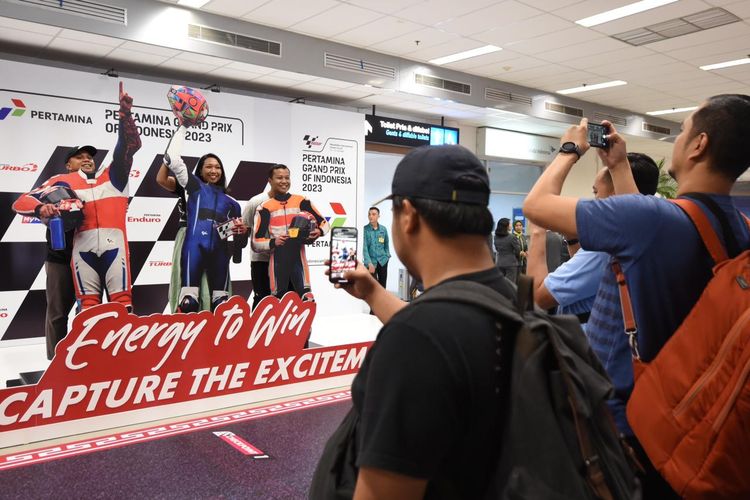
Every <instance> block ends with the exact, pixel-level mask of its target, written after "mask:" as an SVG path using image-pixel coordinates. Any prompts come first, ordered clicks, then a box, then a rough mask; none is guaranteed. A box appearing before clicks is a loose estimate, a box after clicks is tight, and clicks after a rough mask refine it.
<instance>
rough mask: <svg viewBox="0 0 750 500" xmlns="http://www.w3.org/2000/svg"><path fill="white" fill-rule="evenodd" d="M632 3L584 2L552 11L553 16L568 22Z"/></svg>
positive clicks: (626, 0) (620, 0)
mask: <svg viewBox="0 0 750 500" xmlns="http://www.w3.org/2000/svg"><path fill="white" fill-rule="evenodd" d="M631 3H634V2H633V0H584V1H582V2H577V3H574V4H569V5H567V6H564V7H560V8H556V9H554V14H555V15H556V16H560V17H562V18H563V19H568V20H569V21H577V20H578V19H583V18H585V17H589V16H594V15H596V14H601V13H602V12H606V11H608V10H612V9H616V8H618V7H622V6H624V5H628V4H631Z"/></svg>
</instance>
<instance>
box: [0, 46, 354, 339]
mask: <svg viewBox="0 0 750 500" xmlns="http://www.w3.org/2000/svg"><path fill="white" fill-rule="evenodd" d="M0 74H2V75H3V78H2V83H0V117H2V118H0V207H4V208H1V209H0V276H2V279H0V347H1V346H3V345H12V344H17V343H27V342H30V341H34V342H37V341H38V342H42V341H43V337H44V310H45V278H46V276H45V272H44V259H45V256H46V245H45V241H44V233H45V227H44V225H43V224H41V223H40V222H39V221H38V220H37V219H35V218H31V217H22V216H19V215H16V214H15V213H14V212H13V211H12V210H11V205H12V203H13V202H14V201H15V199H16V198H17V197H18V196H19V195H20V194H21V193H23V192H26V191H29V190H31V189H32V188H33V187H36V186H38V185H39V184H41V183H42V182H44V181H45V180H46V179H48V178H49V177H51V176H52V175H56V174H58V173H64V172H65V167H64V163H63V162H64V157H65V153H66V152H67V151H68V150H69V149H70V148H71V147H73V146H77V145H78V146H80V145H83V144H91V145H93V146H95V147H97V148H99V154H98V155H97V157H96V162H97V165H100V164H102V163H103V164H104V165H105V166H106V165H109V163H110V162H111V153H112V150H113V149H114V146H115V143H116V142H117V130H116V129H117V123H118V120H117V116H116V111H117V107H118V105H117V83H118V79H115V78H110V77H107V76H103V75H97V74H92V73H86V72H80V71H72V70H65V69H59V68H51V67H45V66H37V65H31V64H25V63H18V62H11V61H4V60H0ZM121 80H123V81H124V86H125V90H126V91H127V92H128V93H129V94H130V95H131V96H132V97H133V99H134V107H133V112H134V114H135V120H136V124H137V125H138V126H139V129H140V131H141V140H142V142H143V147H142V148H141V150H140V151H139V152H138V153H137V154H136V155H135V159H134V164H133V168H132V171H131V173H130V183H129V196H130V205H129V209H128V215H127V231H128V239H129V243H130V260H131V273H132V283H133V302H134V307H135V312H136V313H137V314H138V315H146V314H150V313H155V312H166V311H167V306H168V298H167V290H168V283H169V279H170V272H171V259H172V249H173V245H174V236H175V233H176V231H177V217H178V215H177V209H176V203H177V198H176V197H175V196H174V195H173V194H171V193H169V192H167V191H165V190H163V189H162V188H161V187H160V186H159V185H158V184H157V183H156V179H155V177H156V173H157V171H158V169H159V167H160V165H161V158H162V154H163V152H164V150H165V148H166V146H167V143H168V141H169V138H170V137H171V134H172V133H173V131H174V130H175V128H176V122H175V118H174V116H173V114H172V112H171V110H170V109H169V105H168V103H167V99H166V94H167V91H168V90H169V87H170V85H168V84H165V83H155V82H149V81H142V80H135V79H127V78H122V79H121ZM174 83H183V82H179V81H175V82H174ZM205 95H206V98H207V100H208V103H209V108H210V111H209V117H208V119H207V120H206V121H205V122H204V123H203V124H201V125H200V126H199V127H198V128H191V129H189V132H188V138H187V139H188V140H187V141H186V143H185V148H184V152H183V155H184V157H185V158H186V163H187V164H188V166H189V167H191V168H192V167H194V165H195V162H196V161H197V159H198V158H199V157H200V156H201V155H203V154H205V153H208V152H213V153H216V154H218V155H219V156H220V157H221V159H222V162H223V164H224V168H225V170H226V177H227V183H228V184H227V185H228V188H229V190H230V194H231V195H232V196H233V197H234V198H235V199H237V201H238V202H239V203H240V206H242V207H244V204H245V203H246V201H247V200H249V199H250V198H251V197H252V196H254V195H255V194H257V193H259V192H261V191H262V190H264V189H266V187H267V180H266V178H267V170H268V167H269V166H270V165H271V164H273V163H284V164H286V165H288V166H289V168H290V171H291V177H292V188H291V191H292V192H293V193H297V194H303V195H306V196H308V197H309V198H310V199H311V200H312V202H313V204H314V205H315V206H316V207H317V208H318V210H319V211H320V212H321V213H322V214H323V216H324V217H326V218H328V220H329V223H330V224H331V225H332V226H355V227H360V226H361V225H362V224H363V223H365V222H366V217H365V216H364V215H362V212H363V210H366V208H367V207H364V208H363V207H362V206H361V205H362V204H363V203H362V202H360V200H362V199H363V193H364V175H362V171H363V163H364V130H363V122H364V116H363V115H361V114H358V113H351V112H346V111H339V110H331V109H326V108H318V107H313V106H306V105H301V104H289V103H284V102H279V101H273V100H268V99H259V98H253V97H248V96H243V95H235V94H230V93H226V92H222V93H213V92H208V91H206V93H205ZM328 242H329V237H328V236H326V237H324V238H321V239H320V240H318V241H317V242H316V244H315V245H314V246H308V247H307V256H308V261H309V263H310V265H311V275H312V277H311V279H312V287H313V292H314V294H315V296H316V300H317V302H318V315H322V316H335V315H345V314H352V313H359V312H362V310H363V306H362V303H361V302H360V301H357V300H355V299H352V298H351V297H349V296H348V295H346V294H344V293H342V292H340V291H337V290H335V289H334V288H333V287H332V286H331V285H330V283H328V280H327V278H326V277H325V276H324V274H323V271H324V266H323V265H322V263H323V261H324V260H325V259H327V258H328V254H329V247H328ZM360 250H361V243H360ZM231 277H232V287H233V291H234V293H235V294H236V295H240V296H242V297H245V298H247V297H248V296H249V295H250V293H251V290H252V283H251V281H250V259H249V255H248V251H247V249H246V250H245V251H244V253H243V261H242V263H240V264H234V263H232V264H231ZM71 317H72V314H71ZM30 339H32V340H30ZM342 342H346V339H342Z"/></svg>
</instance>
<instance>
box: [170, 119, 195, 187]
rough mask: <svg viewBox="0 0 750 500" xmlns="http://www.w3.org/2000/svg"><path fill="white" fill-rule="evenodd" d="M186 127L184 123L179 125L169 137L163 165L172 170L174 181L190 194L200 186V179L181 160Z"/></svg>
mask: <svg viewBox="0 0 750 500" xmlns="http://www.w3.org/2000/svg"><path fill="white" fill-rule="evenodd" d="M186 131H187V129H186V128H185V126H184V125H180V126H179V127H178V128H177V130H175V133H174V134H173V135H172V137H171V139H169V144H168V145H167V150H166V152H165V153H164V165H162V168H163V167H164V166H166V167H167V168H168V169H169V170H171V171H172V173H173V174H174V177H175V182H176V183H177V184H179V185H180V186H182V188H183V189H184V190H185V191H186V192H187V193H188V194H192V193H194V192H196V191H198V190H199V189H200V187H201V185H200V182H201V181H200V180H199V179H198V177H196V176H195V175H194V174H193V173H191V172H190V171H188V168H187V165H185V162H184V161H183V160H182V156H181V154H182V145H183V144H184V143H185V133H186Z"/></svg>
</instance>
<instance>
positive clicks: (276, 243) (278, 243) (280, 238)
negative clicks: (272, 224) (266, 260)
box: [273, 236, 289, 247]
mask: <svg viewBox="0 0 750 500" xmlns="http://www.w3.org/2000/svg"><path fill="white" fill-rule="evenodd" d="M288 239H289V236H277V237H276V238H274V240H273V244H274V246H277V247H283V246H284V243H286V240H288Z"/></svg>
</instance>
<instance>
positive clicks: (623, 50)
mask: <svg viewBox="0 0 750 500" xmlns="http://www.w3.org/2000/svg"><path fill="white" fill-rule="evenodd" d="M570 49H571V48H570V47H569V48H568V50H569V51H570ZM652 54H655V52H653V51H652V50H649V49H647V48H644V47H630V46H628V45H625V46H624V47H623V46H620V48H618V49H615V50H607V51H602V52H600V53H598V54H589V55H587V56H586V57H566V58H565V59H564V62H565V64H566V65H567V66H570V67H571V68H576V69H591V68H595V67H597V66H601V65H604V64H608V63H611V62H617V61H629V60H633V59H636V58H641V57H647V56H650V55H652Z"/></svg>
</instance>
